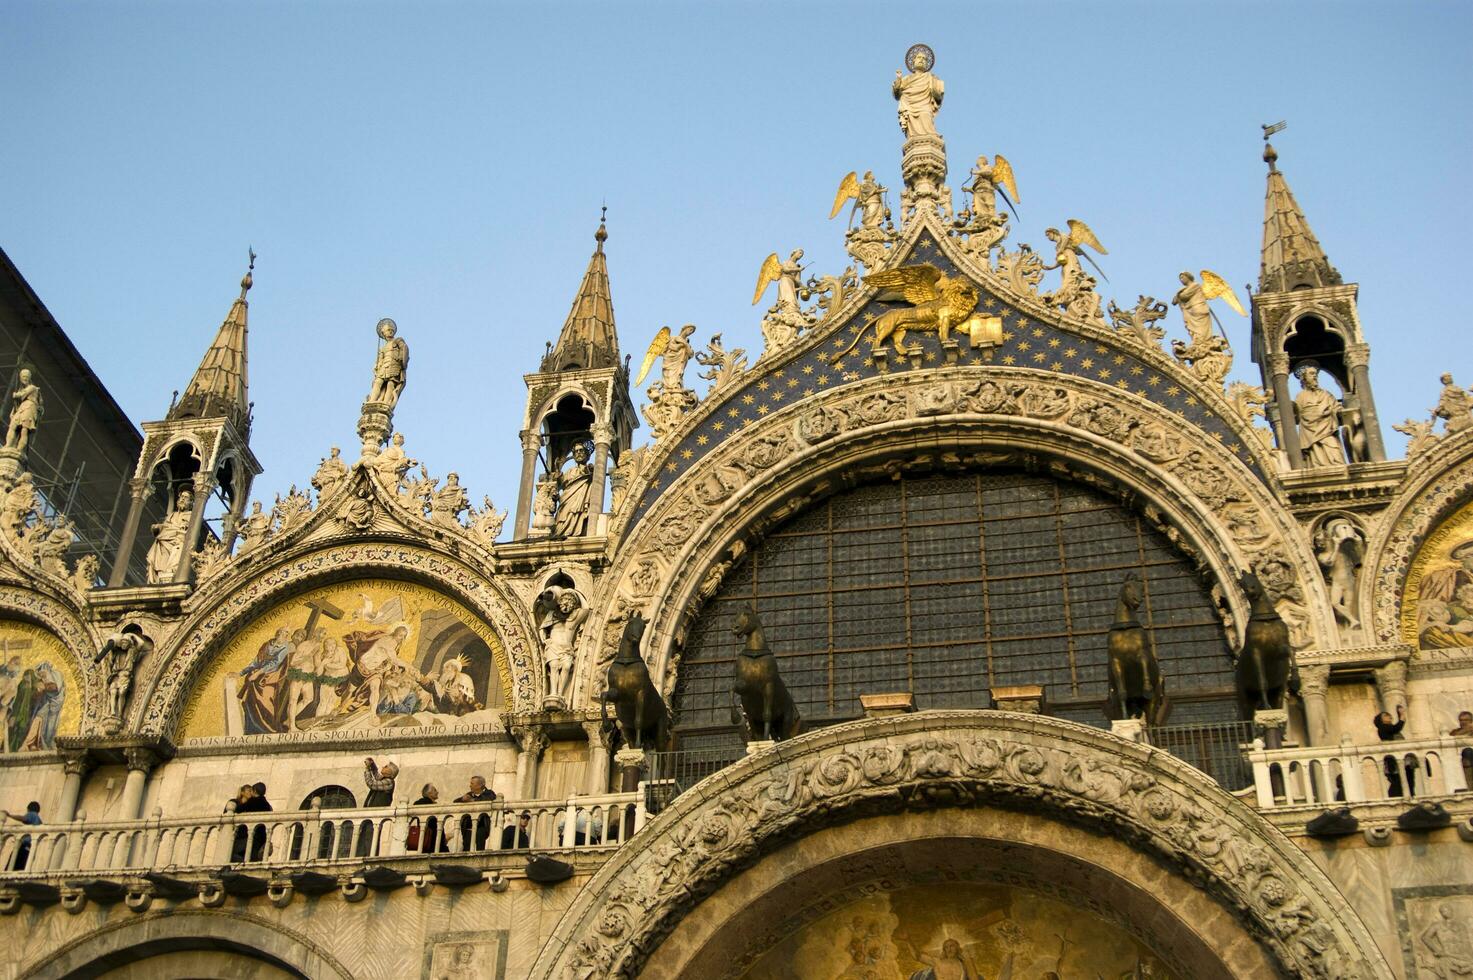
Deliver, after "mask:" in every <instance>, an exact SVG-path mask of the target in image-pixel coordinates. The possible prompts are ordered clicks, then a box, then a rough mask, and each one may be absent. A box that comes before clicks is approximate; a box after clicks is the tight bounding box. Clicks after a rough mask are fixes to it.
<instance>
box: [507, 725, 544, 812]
mask: <svg viewBox="0 0 1473 980" xmlns="http://www.w3.org/2000/svg"><path fill="white" fill-rule="evenodd" d="M511 733H512V736H513V737H514V738H516V740H517V748H518V752H517V796H518V797H519V798H520V799H523V800H535V799H537V768H538V762H539V761H540V760H541V759H542V753H543V752H545V751H546V750H547V746H548V744H549V743H550V741H551V740H550V739H549V738H548V737H547V736H546V735H545V734H544V733H543V731H542V729H541V728H539V727H537V726H535V725H514V726H512V730H511Z"/></svg>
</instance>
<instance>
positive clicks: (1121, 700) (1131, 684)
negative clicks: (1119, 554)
mask: <svg viewBox="0 0 1473 980" xmlns="http://www.w3.org/2000/svg"><path fill="white" fill-rule="evenodd" d="M1144 597H1145V592H1144V589H1143V587H1142V585H1141V577H1140V576H1139V575H1138V574H1136V573H1135V572H1131V573H1130V574H1129V575H1127V576H1126V577H1125V584H1124V585H1122V586H1121V587H1120V599H1119V601H1118V602H1117V603H1116V604H1115V622H1114V623H1113V624H1112V625H1111V626H1110V635H1109V639H1108V640H1107V641H1106V647H1105V648H1106V651H1107V652H1108V654H1109V658H1110V690H1109V698H1108V701H1107V702H1106V706H1107V714H1108V716H1109V717H1110V718H1111V719H1112V720H1118V719H1122V718H1142V719H1144V720H1145V722H1146V724H1148V725H1151V724H1155V723H1156V722H1157V721H1158V720H1159V719H1160V717H1161V714H1162V710H1161V709H1162V707H1163V705H1164V703H1165V700H1166V687H1165V684H1164V683H1163V682H1162V680H1161V665H1160V664H1159V663H1157V661H1156V654H1155V651H1153V650H1152V649H1151V638H1150V636H1148V635H1147V634H1146V630H1145V627H1143V626H1142V625H1141V624H1140V620H1138V619H1136V610H1137V609H1139V608H1140V604H1141V600H1142V599H1143V598H1144Z"/></svg>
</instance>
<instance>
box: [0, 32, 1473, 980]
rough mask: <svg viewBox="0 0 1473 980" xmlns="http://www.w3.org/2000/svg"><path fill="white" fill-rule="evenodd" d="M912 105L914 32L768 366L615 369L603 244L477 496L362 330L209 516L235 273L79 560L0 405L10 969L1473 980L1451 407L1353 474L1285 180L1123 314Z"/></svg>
mask: <svg viewBox="0 0 1473 980" xmlns="http://www.w3.org/2000/svg"><path fill="white" fill-rule="evenodd" d="M943 91H944V89H943V85H942V82H941V79H940V78H939V77H938V75H937V73H936V68H935V64H934V54H933V53H932V52H931V51H930V49H928V48H926V47H925V46H924V45H917V46H916V47H914V48H912V49H911V51H910V52H908V53H907V55H906V58H905V71H904V72H903V73H897V77H896V79H895V81H894V85H893V91H892V94H893V96H894V99H895V105H896V107H897V110H898V118H899V123H900V129H901V135H902V137H903V143H902V153H901V162H900V177H901V181H900V186H899V188H898V190H897V191H896V192H895V193H894V196H893V198H892V196H891V192H890V191H889V190H888V189H887V188H885V187H884V186H882V185H881V184H880V183H879V182H878V181H877V180H876V178H875V176H874V174H873V173H872V172H865V173H863V176H861V175H860V173H859V172H855V173H851V174H849V175H848V176H847V177H845V178H844V179H843V181H842V182H841V184H840V187H839V190H838V193H837V195H836V198H835V201H834V202H833V216H834V217H835V218H841V217H847V218H848V228H847V230H845V231H842V232H839V231H836V232H835V234H842V235H843V238H844V242H845V246H846V251H847V253H848V255H849V257H850V259H851V264H850V265H849V266H848V267H847V268H845V269H842V270H840V269H835V270H829V271H826V272H823V273H817V272H816V273H814V274H812V275H808V274H806V269H805V267H804V265H803V264H802V262H801V261H800V260H801V259H802V252H801V250H793V251H792V252H791V253H790V254H789V255H788V256H787V257H786V258H784V257H783V256H782V255H780V254H776V253H775V254H773V255H771V256H769V257H768V258H767V260H766V261H765V262H763V263H762V265H761V272H760V274H759V279H758V283H757V289H756V296H755V297H754V305H756V304H766V303H767V302H769V301H770V302H771V305H770V306H766V305H763V306H762V307H761V308H763V309H765V313H764V314H763V317H762V336H763V341H764V344H763V349H762V350H761V351H758V352H754V353H748V352H747V351H743V350H739V349H729V348H727V347H726V346H724V345H723V344H722V342H721V338H720V336H719V335H717V336H714V337H711V338H709V339H708V340H705V341H704V345H703V339H702V338H701V337H699V336H698V335H697V331H696V328H695V327H693V326H686V327H683V328H681V329H678V330H670V329H668V328H667V329H665V330H662V331H661V332H660V334H659V335H657V337H656V338H655V340H654V342H653V343H652V344H651V345H650V346H649V347H648V348H647V349H645V350H643V351H638V350H636V351H634V352H633V353H634V354H635V355H636V356H638V355H640V354H641V353H642V354H643V356H642V358H641V360H640V362H639V363H637V364H636V363H635V362H634V360H633V359H632V358H627V357H626V356H625V353H624V352H622V351H621V349H620V344H619V338H618V336H617V333H616V329H615V320H614V308H613V301H612V298H611V286H610V277H609V271H608V266H607V257H606V254H605V249H606V244H607V240H608V235H607V231H606V229H605V227H604V225H603V224H600V226H599V228H598V231H597V232H596V234H595V242H594V251H593V254H592V256H591V258H590V260H589V264H588V267H587V269H586V271H585V273H584V275H583V278H582V280H581V282H580V283H579V285H578V288H577V292H576V295H575V298H574V301H573V304H572V308H571V310H570V312H569V314H568V318H567V321H566V322H565V324H564V325H563V328H562V330H561V333H560V334H559V335H558V337H557V340H556V342H555V343H552V344H549V346H548V349H547V353H546V355H545V357H544V358H543V359H542V361H541V363H540V364H539V365H537V366H536V367H537V370H536V371H534V372H533V373H530V374H528V375H526V376H525V380H526V386H527V408H526V414H525V417H524V419H523V421H522V426H521V430H520V440H521V448H522V469H521V481H520V485H519V493H518V497H517V500H516V501H515V502H514V504H513V505H512V506H511V507H509V508H508V509H507V510H499V509H498V508H497V507H496V506H495V505H494V504H493V503H492V502H491V501H490V500H483V501H482V502H481V503H480V504H479V505H475V504H473V502H472V501H471V500H470V499H469V497H468V494H467V492H466V491H465V490H464V489H463V488H462V487H461V485H460V483H459V480H458V478H457V476H456V474H454V473H447V474H446V475H445V476H444V477H443V478H440V477H436V476H432V475H431V474H430V473H429V472H428V470H427V469H426V468H425V467H423V466H422V465H420V464H419V463H418V462H417V461H416V460H414V459H413V458H412V457H411V455H410V453H411V452H412V451H413V445H412V442H410V441H409V440H407V439H406V438H405V436H404V435H403V434H402V433H399V432H397V431H396V429H395V427H394V413H395V409H396V406H397V405H398V403H399V401H400V400H401V398H412V397H414V387H413V383H412V382H413V372H412V370H411V369H410V366H409V365H410V358H409V344H410V343H411V342H412V340H413V338H412V337H411V338H407V339H406V338H404V337H401V336H400V335H399V333H398V330H397V327H396V325H395V324H394V323H393V321H390V320H384V321H382V322H380V323H379V324H378V326H377V335H378V347H377V353H376V355H374V357H373V358H369V356H368V351H367V344H365V353H364V361H365V363H364V368H365V380H366V381H367V382H368V384H367V386H366V388H367V395H366V397H365V400H364V402H363V404H362V406H361V411H360V417H359V421H358V428H357V432H358V435H359V437H360V439H361V445H356V446H352V447H347V449H346V451H344V449H342V448H339V447H334V448H333V449H331V451H330V452H329V453H328V455H326V456H325V457H324V458H323V460H322V464H321V466H320V467H319V469H318V470H317V472H316V473H315V474H301V475H300V476H299V477H298V480H297V482H296V483H295V484H293V486H292V488H291V490H290V491H289V492H288V493H286V494H285V495H278V497H277V498H276V502H275V504H274V506H272V507H270V508H269V509H268V508H266V507H263V506H262V505H261V504H259V503H254V504H253V503H251V502H250V501H251V489H252V483H253V481H254V479H255V477H256V476H257V475H259V473H260V466H259V464H258V463H257V462H256V459H255V457H254V456H253V455H252V452H251V448H250V430H251V409H250V401H249V397H248V391H247V373H248V372H247V332H248V317H249V300H248V293H249V290H250V289H251V288H252V284H253V283H252V273H251V272H249V271H248V272H247V274H246V277H245V279H244V280H243V281H242V283H241V287H240V293H239V296H238V297H237V298H236V300H235V301H234V303H233V304H232V305H231V306H230V309H229V312H228V314H227V316H226V318H225V320H224V322H223V323H222V325H221V327H220V329H219V331H218V333H217V335H216V337H215V339H214V341H213V342H212V343H211V344H210V346H209V348H208V350H207V352H206V354H205V356H204V358H203V360H202V362H201V364H200V367H199V369H198V370H197V371H196V373H195V375H194V377H193V378H192V379H191V381H190V383H189V385H188V386H187V387H186V389H185V391H184V394H183V395H182V396H181V397H179V398H178V399H177V400H176V401H175V403H174V404H173V405H172V406H170V408H169V411H168V412H167V413H166V414H165V417H164V418H163V419H161V420H159V421H156V422H148V423H145V424H144V426H143V440H142V448H141V450H140V451H139V455H138V460H137V467H136V469H135V470H134V473H133V476H132V479H131V481H130V482H129V483H128V484H127V487H126V495H127V501H128V504H129V505H128V506H127V507H126V508H125V510H126V514H121V515H120V530H119V539H118V540H119V543H118V547H117V549H116V555H117V556H118V557H117V558H116V560H112V561H111V563H110V565H111V567H109V566H108V564H107V563H102V564H101V565H100V563H99V561H98V558H99V557H102V556H91V557H89V556H86V555H83V556H80V557H79V556H77V555H75V554H73V553H72V552H73V551H74V550H75V549H72V547H71V545H72V542H73V540H74V535H73V533H72V532H71V530H70V527H69V524H68V518H67V516H66V515H65V513H64V512H61V511H59V510H54V509H50V508H47V507H43V506H42V502H41V501H40V500H39V498H38V494H37V490H36V488H35V486H34V483H33V480H32V477H31V475H30V473H29V471H28V469H27V461H28V453H29V452H31V451H32V448H31V446H30V441H31V437H32V435H33V433H34V431H35V429H36V419H37V418H38V413H39V408H40V404H39V398H40V394H39V390H38V389H37V388H36V386H35V385H34V384H33V383H32V379H31V378H30V377H29V376H28V375H27V376H26V377H24V378H22V379H20V382H19V383H17V384H15V385H14V386H13V395H12V399H11V404H10V405H9V406H7V408H8V409H9V415H8V426H7V430H6V440H5V446H4V448H3V449H0V484H3V487H4V490H5V493H4V498H3V506H0V643H3V645H4V650H3V655H4V660H5V662H4V664H0V804H3V806H4V808H5V810H6V820H5V823H4V825H3V827H0V936H3V937H4V938H5V942H4V944H3V950H0V964H3V974H4V975H5V976H15V977H100V976H106V977H119V978H121V977H138V976H145V975H147V976H155V977H160V976H220V977H224V976H230V977H244V976H250V977H263V978H264V977H272V978H274V977H310V978H391V977H392V978H401V977H424V978H436V980H438V978H469V977H488V978H524V977H531V978H559V980H562V978H583V980H586V978H602V977H634V976H643V977H672V978H673V977H691V978H701V980H704V978H719V977H756V978H837V977H842V978H853V980H860V978H885V980H888V978H913V980H919V978H931V980H941V978H952V977H987V978H1006V980H1039V978H1075V977H1080V978H1104V980H1117V978H1127V977H1128V978H1147V977H1150V978H1188V977H1202V978H1230V977H1255V978H1256V977H1280V976H1282V977H1314V978H1324V980H1360V978H1364V980H1370V978H1383V977H1400V978H1442V980H1452V978H1457V977H1467V976H1473V797H1470V788H1469V787H1470V775H1473V715H1465V716H1464V717H1461V718H1460V717H1459V715H1460V712H1466V711H1468V710H1470V709H1473V395H1470V393H1469V392H1468V391H1467V390H1465V389H1463V388H1460V387H1458V386H1457V384H1456V383H1455V382H1454V380H1453V379H1452V378H1451V377H1448V376H1445V377H1444V379H1443V386H1442V389H1441V391H1440V392H1435V391H1434V392H1429V401H1435V402H1436V406H1435V407H1434V408H1433V409H1432V411H1431V413H1430V421H1426V422H1419V421H1408V422H1406V423H1404V424H1403V425H1398V426H1397V428H1398V429H1399V430H1401V431H1404V432H1406V434H1407V435H1408V436H1409V437H1410V445H1409V449H1408V452H1407V457H1406V458H1405V459H1394V458H1388V452H1387V447H1386V444H1385V442H1384V440H1383V422H1382V420H1381V419H1380V418H1379V417H1378V415H1377V411H1376V402H1375V398H1374V396H1373V391H1372V384H1373V381H1374V379H1375V370H1374V367H1373V365H1372V363H1371V358H1370V351H1371V341H1372V340H1374V338H1375V336H1376V333H1377V330H1378V329H1381V330H1389V329H1390V327H1389V325H1384V324H1366V325H1365V328H1364V330H1363V327H1362V324H1361V321H1360V318H1359V315H1358V311H1357V302H1356V293H1357V288H1356V285H1355V284H1354V283H1353V282H1347V281H1346V280H1345V277H1344V276H1343V275H1342V273H1341V272H1339V271H1338V270H1337V269H1336V268H1335V267H1334V266H1333V265H1331V263H1330V261H1329V259H1328V257H1327V254H1326V251H1325V249H1324V248H1323V247H1322V246H1321V244H1320V243H1319V241H1318V240H1317V239H1316V238H1315V236H1314V233H1313V231H1312V230H1311V224H1310V222H1309V220H1308V219H1307V218H1306V215H1305V213H1304V211H1303V210H1302V209H1301V208H1300V205H1299V204H1298V202H1297V201H1296V199H1295V197H1294V195H1293V194H1292V193H1291V191H1290V188H1289V185H1288V182H1287V179H1286V177H1285V174H1284V172H1283V171H1281V170H1280V169H1279V167H1278V158H1277V153H1276V151H1275V150H1274V148H1273V147H1272V146H1271V145H1269V144H1267V143H1266V144H1265V148H1264V161H1265V162H1266V164H1267V189H1266V195H1265V212H1264V226H1263V246H1262V264H1261V271H1260V275H1259V281H1258V283H1257V286H1256V288H1255V289H1251V290H1249V292H1248V295H1246V296H1241V297H1240V296H1239V295H1237V292H1236V291H1235V290H1234V289H1233V288H1232V287H1231V286H1230V285H1229V284H1228V283H1227V282H1226V281H1224V280H1223V278H1222V277H1221V276H1219V275H1217V274H1216V273H1214V272H1212V271H1211V270H1210V269H1194V270H1191V271H1188V272H1183V273H1182V274H1181V276H1180V280H1179V282H1178V283H1176V284H1173V285H1172V287H1171V290H1172V295H1171V296H1169V297H1167V296H1165V295H1164V294H1163V296H1162V297H1161V298H1157V297H1153V296H1144V295H1143V296H1140V297H1138V299H1137V300H1136V301H1134V302H1127V303H1117V302H1116V301H1115V300H1113V299H1106V298H1104V297H1103V296H1102V295H1101V292H1100V287H1101V281H1100V279H1101V277H1100V276H1099V275H1098V274H1097V270H1096V269H1095V267H1094V259H1095V257H1097V256H1099V255H1102V254H1104V253H1105V252H1106V247H1105V245H1104V244H1102V242H1101V240H1100V237H1099V236H1098V235H1097V234H1096V233H1095V231H1094V230H1093V229H1091V228H1090V227H1089V225H1088V224H1087V223H1086V222H1084V221H1082V220H1079V219H1066V220H1060V221H1059V222H1058V224H1057V226H1056V227H1052V228H1049V229H1048V230H1047V231H1046V233H1045V236H1046V237H1045V240H1044V242H1043V244H1042V245H1040V246H1039V247H1038V248H1036V249H1035V247H1033V246H1032V245H1030V244H1027V243H1024V242H1022V241H1021V240H1019V239H1018V237H1017V234H1016V232H1017V230H1016V229H1015V228H1014V227H1012V226H1013V223H1014V220H1015V211H1014V208H1013V205H1014V204H1015V203H1016V201H1017V199H1018V183H1019V175H1018V174H1017V173H1015V171H1014V168H1013V167H1012V165H1011V163H1010V162H1009V161H1008V160H1007V159H1006V157H1004V156H1002V155H998V154H993V155H991V156H980V157H976V158H975V163H973V159H974V158H972V157H970V156H967V157H965V160H966V162H965V163H964V164H956V163H955V161H956V160H957V159H961V158H960V157H958V156H957V155H956V154H955V153H949V152H948V147H947V145H946V142H945V140H944V138H943V137H942V135H941V133H940V131H939V129H938V124H939V123H944V116H943V115H941V114H940V108H941V103H942V93H943ZM953 98H954V99H955V98H961V99H966V98H968V96H967V94H966V93H960V94H959V95H957V94H954V96H953ZM943 128H944V126H943ZM1024 176H1025V177H1026V175H1024ZM1311 179H1312V178H1311ZM949 182H950V183H949ZM953 184H954V185H955V190H953V187H952V185H953ZM825 203H826V202H825ZM836 228H837V226H836ZM1219 314H1221V315H1222V316H1234V317H1236V316H1238V315H1240V314H1241V315H1244V316H1247V317H1249V318H1250V321H1251V336H1252V350H1251V352H1250V356H1251V362H1252V364H1253V365H1255V366H1256V367H1257V369H1258V372H1259V374H1260V375H1261V378H1260V383H1259V384H1257V385H1252V384H1248V383H1245V382H1243V381H1238V380H1233V381H1229V380H1228V374H1229V371H1230V369H1231V367H1232V364H1233V361H1234V358H1235V356H1236V353H1237V352H1235V351H1234V350H1233V349H1232V347H1231V346H1230V344H1229V343H1228V341H1227V339H1226V337H1225V335H1224V334H1223V332H1222V331H1221V330H1220V329H1218V328H1217V327H1215V325H1214V320H1215V318H1216V317H1217V316H1218V315H1219ZM370 360H371V361H372V365H373V370H372V373H371V375H370V374H369V372H368V370H367V369H368V365H369V361H370ZM692 361H694V362H695V364H692V363H690V362H692ZM692 375H695V376H697V377H698V378H699V380H696V379H694V378H692ZM512 435H513V433H511V432H507V433H506V438H507V439H508V440H509V439H511V437H512ZM145 544H146V555H145V560H144V561H143V562H142V563H141V564H139V563H138V562H136V561H133V562H130V561H129V557H128V556H131V555H134V553H135V551H137V550H143V549H144V547H145ZM1465 651H1467V652H1465ZM1373 719H1374V723H1373ZM32 801H34V803H35V804H36V808H35V809H33V810H28V809H27V804H28V803H30V802H32Z"/></svg>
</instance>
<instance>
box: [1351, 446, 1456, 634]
mask: <svg viewBox="0 0 1473 980" xmlns="http://www.w3.org/2000/svg"><path fill="white" fill-rule="evenodd" d="M1469 501H1473V438H1468V439H1457V440H1454V439H1444V440H1443V441H1442V442H1441V443H1440V444H1439V445H1437V446H1436V447H1434V449H1433V450H1431V451H1430V452H1428V453H1427V454H1426V455H1425V456H1423V457H1422V458H1420V459H1419V460H1417V461H1415V462H1414V463H1413V464H1412V465H1411V466H1410V467H1409V468H1408V471H1407V476H1406V477H1405V479H1404V480H1403V482H1402V486H1401V487H1400V488H1399V489H1398V490H1397V492H1396V496H1395V497H1393V498H1392V500H1391V503H1390V504H1389V505H1388V506H1387V507H1386V509H1385V510H1384V511H1383V512H1382V517H1381V520H1380V521H1379V522H1378V523H1377V525H1376V526H1375V528H1374V530H1373V532H1372V534H1371V537H1370V539H1369V540H1368V541H1367V543H1366V558H1365V565H1364V569H1365V572H1364V574H1362V575H1361V584H1360V593H1361V595H1360V600H1361V608H1363V609H1369V610H1371V618H1372V623H1373V624H1374V631H1375V636H1376V640H1377V641H1378V642H1380V643H1397V642H1400V634H1401V607H1402V603H1403V601H1407V600H1411V599H1414V597H1409V596H1404V595H1403V592H1404V590H1405V586H1406V580H1407V575H1408V573H1410V572H1411V567H1412V561H1413V559H1414V558H1416V555H1417V552H1418V551H1419V550H1420V549H1421V547H1422V544H1423V542H1425V541H1426V540H1427V536H1428V535H1429V534H1431V533H1433V532H1434V531H1436V529H1437V528H1438V526H1439V525H1441V524H1442V522H1443V521H1445V520H1447V518H1449V517H1451V516H1452V514H1453V513H1454V512H1455V511H1456V510H1457V509H1458V508H1459V507H1461V506H1463V505H1464V504H1466V503H1468V502H1469Z"/></svg>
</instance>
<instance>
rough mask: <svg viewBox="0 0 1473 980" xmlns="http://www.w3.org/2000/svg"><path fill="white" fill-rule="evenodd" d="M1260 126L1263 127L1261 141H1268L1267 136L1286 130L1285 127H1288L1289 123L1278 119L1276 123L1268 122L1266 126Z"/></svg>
mask: <svg viewBox="0 0 1473 980" xmlns="http://www.w3.org/2000/svg"><path fill="white" fill-rule="evenodd" d="M1262 128H1263V141H1264V142H1265V143H1267V142H1268V138H1269V137H1270V136H1272V135H1273V134H1274V133H1282V132H1283V131H1284V130H1286V129H1288V128H1289V124H1288V122H1286V121H1285V120H1283V119H1280V120H1279V121H1278V122H1276V123H1270V124H1268V125H1267V126H1264V127H1262Z"/></svg>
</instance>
